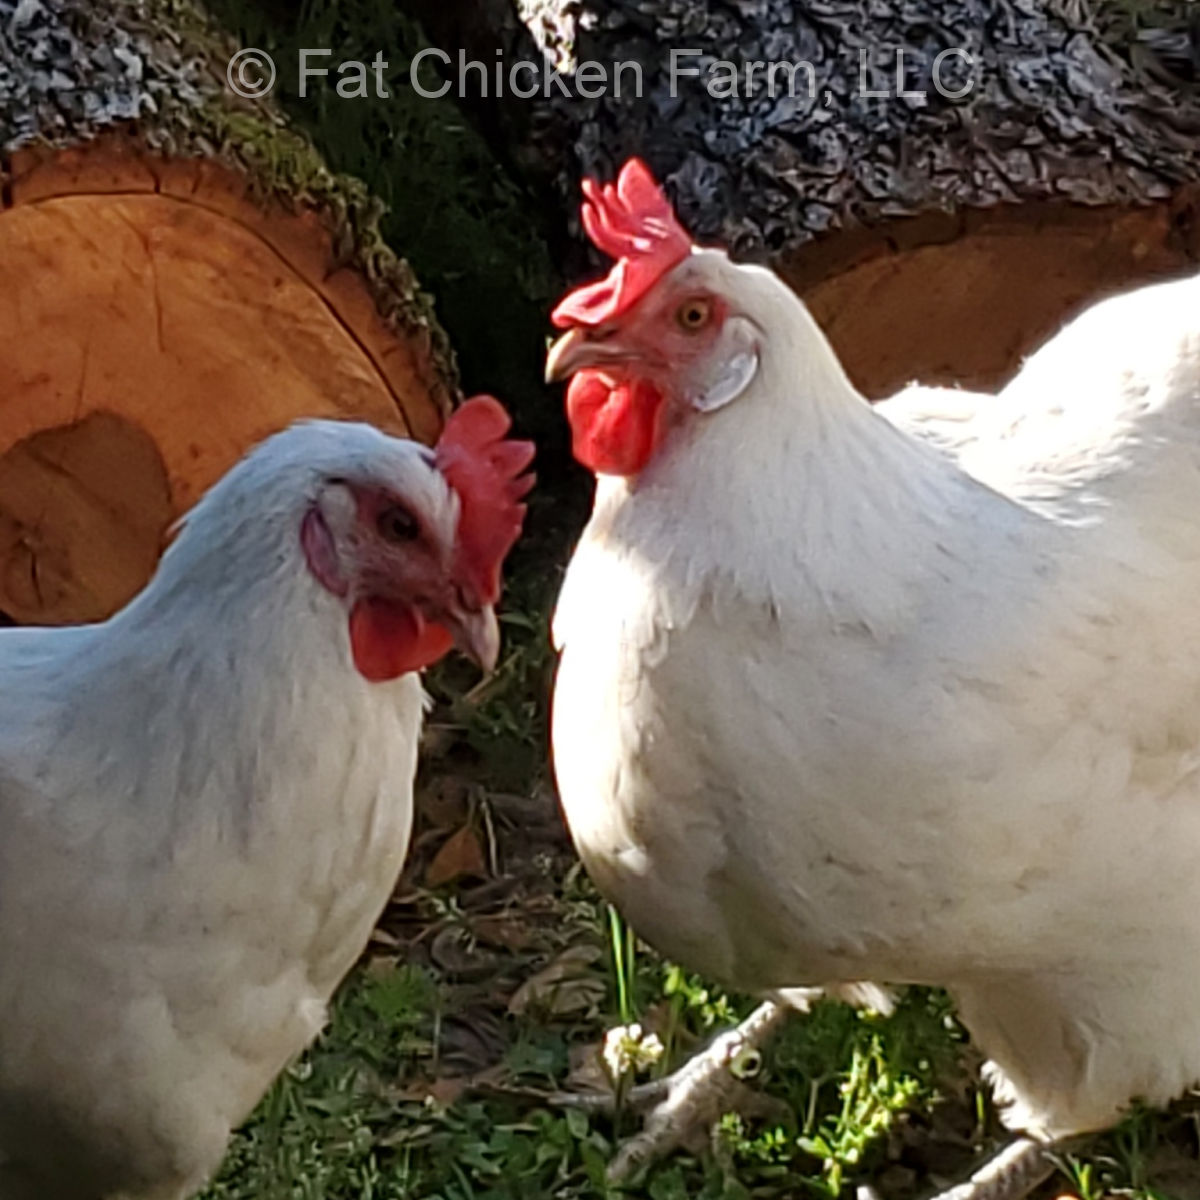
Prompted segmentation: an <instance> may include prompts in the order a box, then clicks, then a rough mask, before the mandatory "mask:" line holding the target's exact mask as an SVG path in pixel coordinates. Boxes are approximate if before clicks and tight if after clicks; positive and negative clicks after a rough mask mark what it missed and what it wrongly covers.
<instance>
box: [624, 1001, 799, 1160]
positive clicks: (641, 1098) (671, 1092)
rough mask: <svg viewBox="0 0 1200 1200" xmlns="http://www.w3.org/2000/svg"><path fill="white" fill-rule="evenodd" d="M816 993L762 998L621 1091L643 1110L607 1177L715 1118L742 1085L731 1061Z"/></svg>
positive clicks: (661, 1153) (653, 1156)
mask: <svg viewBox="0 0 1200 1200" xmlns="http://www.w3.org/2000/svg"><path fill="white" fill-rule="evenodd" d="M819 995H820V992H819V991H817V990H816V989H804V990H803V991H801V990H799V989H797V990H796V991H792V992H788V993H786V995H781V996H779V997H778V998H777V999H773V1000H766V1001H764V1002H763V1003H762V1004H760V1005H759V1006H758V1008H756V1009H755V1010H754V1011H753V1012H752V1013H751V1014H750V1015H749V1016H748V1017H747V1018H746V1019H745V1020H744V1021H743V1022H742V1023H741V1024H740V1025H738V1026H737V1027H736V1028H734V1029H731V1030H729V1031H728V1032H726V1033H722V1034H720V1035H719V1036H718V1037H717V1038H715V1039H714V1040H713V1041H712V1043H711V1044H710V1045H709V1046H708V1048H707V1049H706V1050H702V1051H701V1052H700V1053H699V1054H697V1055H695V1057H693V1058H691V1059H689V1060H688V1061H687V1062H686V1063H684V1065H683V1066H682V1067H680V1068H679V1070H677V1071H676V1072H675V1073H674V1074H672V1075H669V1076H668V1077H667V1078H665V1079H659V1080H655V1081H654V1082H653V1083H649V1084H645V1085H643V1086H642V1087H638V1088H634V1089H633V1090H632V1091H631V1092H630V1093H629V1095H628V1096H627V1097H626V1104H627V1106H628V1107H630V1108H633V1109H635V1110H646V1109H648V1110H649V1111H648V1113H647V1116H646V1119H645V1124H644V1126H643V1128H642V1131H641V1132H640V1133H638V1134H635V1135H634V1136H633V1137H631V1138H630V1139H629V1140H628V1141H626V1142H625V1144H624V1145H623V1146H622V1147H621V1149H620V1150H619V1151H618V1153H617V1156H616V1157H615V1158H614V1159H613V1161H612V1163H611V1164H610V1165H609V1168H608V1179H609V1182H610V1183H614V1184H615V1183H622V1182H625V1181H626V1180H628V1179H630V1178H632V1177H633V1176H634V1175H636V1174H637V1173H638V1172H639V1171H641V1170H642V1168H643V1167H646V1166H648V1165H649V1164H650V1163H653V1162H656V1161H657V1160H658V1159H660V1158H663V1157H665V1156H666V1155H667V1154H669V1153H670V1152H671V1151H672V1150H674V1149H675V1148H676V1147H677V1146H679V1145H680V1143H681V1142H683V1141H684V1140H685V1139H686V1138H687V1137H688V1135H689V1134H690V1133H692V1132H693V1131H695V1130H696V1129H697V1128H698V1127H700V1126H701V1125H711V1124H713V1123H714V1122H716V1121H717V1120H718V1119H719V1118H720V1116H721V1113H722V1112H723V1111H724V1108H725V1107H726V1104H727V1101H728V1100H729V1098H730V1097H731V1095H732V1094H733V1093H734V1092H735V1091H736V1090H737V1089H738V1088H739V1087H741V1086H742V1084H741V1081H740V1080H739V1079H738V1077H737V1074H736V1073H735V1064H736V1063H738V1062H740V1061H742V1060H744V1059H745V1057H746V1055H747V1054H749V1053H751V1052H754V1051H758V1050H760V1049H761V1048H762V1047H763V1046H765V1045H766V1044H767V1042H768V1041H770V1039H771V1037H772V1036H773V1035H774V1034H775V1033H776V1031H777V1030H778V1029H779V1028H780V1027H781V1026H782V1025H783V1023H784V1021H786V1020H787V1018H788V1016H789V1015H790V1014H791V1012H792V1011H794V1010H800V1011H806V1010H807V1008H808V1007H810V1006H811V1004H812V1001H813V1000H814V999H815V998H816V997H817V996H819Z"/></svg>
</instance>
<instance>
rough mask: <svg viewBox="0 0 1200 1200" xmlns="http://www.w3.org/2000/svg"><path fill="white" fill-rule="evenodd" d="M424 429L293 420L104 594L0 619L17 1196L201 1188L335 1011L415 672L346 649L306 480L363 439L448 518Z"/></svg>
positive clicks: (5, 989)
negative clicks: (10, 623)
mask: <svg viewBox="0 0 1200 1200" xmlns="http://www.w3.org/2000/svg"><path fill="white" fill-rule="evenodd" d="M419 454H420V451H419V450H418V449H417V448H416V447H415V446H413V445H412V444H411V443H402V442H397V441H394V440H392V439H388V438H384V437H383V436H382V435H380V434H378V433H376V432H374V431H373V430H370V429H367V428H366V427H364V426H353V425H333V424H324V423H321V424H312V425H307V426H302V427H299V428H297V429H294V430H292V431H289V432H288V433H285V434H283V435H280V436H279V437H277V438H275V439H273V440H272V441H271V442H268V443H267V444H266V445H265V446H264V447H262V448H260V449H259V450H258V451H257V452H256V453H255V454H254V455H253V456H252V457H251V458H250V459H248V460H246V461H245V462H243V463H242V464H241V465H240V466H239V467H238V468H237V469H236V470H235V471H234V472H232V473H231V474H230V475H229V476H227V477H226V479H225V480H223V481H222V482H221V483H220V484H219V485H218V486H217V488H216V489H214V491H213V492H212V493H210V495H209V496H208V497H207V498H206V500H205V501H203V502H202V503H201V504H200V505H199V506H198V507H197V508H196V509H195V510H194V512H193V513H192V514H191V516H190V517H189V518H188V521H187V524H186V527H185V528H184V531H183V533H182V534H181V536H180V538H179V540H178V541H177V542H176V543H175V545H173V546H172V547H171V548H170V549H169V550H168V552H167V554H166V556H165V557H164V560H163V562H162V564H161V566H160V568H159V572H158V574H157V576H156V577H155V579H154V581H152V583H151V585H150V586H149V587H148V588H147V589H146V591H145V592H143V593H142V595H141V596H139V597H138V598H137V599H136V600H135V601H134V602H133V603H132V604H130V605H129V606H128V607H127V608H126V609H125V610H123V611H122V612H121V613H118V614H117V615H116V616H115V617H113V618H112V619H111V620H110V621H108V622H106V623H105V624H103V625H97V626H91V627H86V628H79V629H67V630H21V629H15V630H5V631H2V632H0V671H2V673H3V680H4V683H3V687H2V688H0V962H2V963H3V972H2V973H0V1197H2V1198H3V1200H10V1198H12V1197H23V1196H26V1195H30V1196H33V1195H36V1196H39V1197H44V1198H47V1200H49V1198H51V1197H55V1198H57V1197H63V1198H68V1197H70V1198H75V1197H78V1198H80V1200H96V1198H97V1197H98V1196H101V1195H105V1196H107V1195H109V1194H119V1195H121V1196H133V1197H138V1198H139V1200H142V1198H145V1200H149V1198H154V1200H158V1198H160V1197H161V1198H170V1200H175V1198H176V1197H180V1196H183V1195H187V1194H190V1192H191V1191H192V1190H194V1189H195V1188H196V1187H198V1186H199V1185H200V1184H201V1183H202V1182H203V1181H204V1180H205V1178H206V1177H207V1176H208V1175H209V1174H210V1173H211V1171H212V1170H213V1169H214V1168H215V1167H216V1165H217V1164H218V1163H219V1161H220V1158H221V1155H222V1153H223V1150H224V1146H225V1142H226V1139H227V1138H228V1135H229V1132H230V1130H231V1128H232V1127H233V1126H234V1125H236V1124H237V1123H238V1122H240V1121H241V1120H242V1119H243V1118H244V1117H245V1116H246V1115H247V1114H248V1112H249V1110H250V1109H251V1107H252V1106H253V1105H254V1104H255V1103H256V1102H257V1101H258V1099H259V1098H260V1096H261V1095H262V1094H263V1092H264V1091H265V1090H266V1088H267V1086H268V1085H269V1084H270V1082H271V1081H272V1079H273V1078H274V1076H275V1075H276V1074H277V1073H278V1072H279V1071H280V1070H281V1069H282V1068H283V1066H284V1065H285V1064H286V1063H287V1062H288V1060H289V1059H290V1058H291V1057H292V1056H294V1055H295V1054H296V1053H297V1052H298V1051H300V1050H301V1049H302V1048H303V1047H304V1046H305V1045H306V1044H307V1043H308V1042H309V1041H310V1040H311V1039H312V1038H313V1037H314V1036H315V1035H316V1033H317V1032H318V1030H319V1029H320V1028H321V1026H322V1024H323V1022H324V1019H325V1011H326V1002H327V1001H328V999H329V997H330V995H331V993H332V992H333V990H334V988H335V986H336V985H337V983H338V982H339V981H340V980H341V978H342V976H343V975H344V974H345V973H346V971H347V970H348V969H349V968H350V966H351V965H352V964H353V962H354V960H355V958H356V957H357V956H358V954H359V953H360V952H361V950H362V948H363V946H364V945H365V943H366V941H367V938H368V937H369V935H370V931H371V928H372V926H373V923H374V921H375V919H376V918H377V916H378V914H379V912H380V910H381V909H382V907H383V905H384V903H385V902H386V899H387V897H388V895H389V893H390V890H391V888H392V886H393V884H394V881H395V878H396V876H397V873H398V871H399V869H400V865H401V862H402V859H403V857H404V853H405V850H406V848H407V844H408V836H409V828H410V822H411V812H412V781H413V774H414V770H415V766H416V757H417V741H418V735H419V729H420V723H421V714H422V705H423V696H422V691H421V687H420V683H419V681H418V679H417V677H416V676H415V675H407V676H404V677H401V678H400V679H398V680H396V681H395V682H393V683H389V684H368V683H367V682H365V681H364V680H363V679H362V678H361V676H360V675H359V674H358V673H357V672H356V671H355V670H354V669H353V667H352V665H351V662H350V652H349V647H348V634H347V632H346V617H345V611H344V608H343V607H342V605H341V603H340V602H339V601H337V600H336V599H335V598H334V597H333V596H331V595H330V594H329V593H328V592H326V591H324V590H323V589H322V588H321V587H320V586H318V584H317V583H316V581H315V580H314V579H313V577H312V575H311V574H310V572H309V571H308V569H307V568H306V566H305V564H304V561H303V557H302V553H301V550H300V545H299V538H298V530H299V525H298V521H299V513H298V510H297V509H296V501H297V499H298V498H302V497H303V492H304V489H305V488H311V489H312V490H315V489H316V487H317V485H318V482H319V480H320V477H321V472H322V470H323V469H327V468H329V467H330V466H336V465H337V464H338V463H342V464H345V462H346V461H347V459H349V461H351V462H358V461H361V462H363V463H373V464H374V465H376V466H381V467H385V468H388V469H391V470H393V471H394V473H395V474H396V475H397V476H398V477H400V478H403V479H405V480H406V486H408V487H410V488H416V489H418V490H420V489H424V490H425V491H427V492H428V493H429V495H428V497H426V499H427V500H428V505H429V507H430V508H432V509H433V510H434V511H438V510H439V508H440V510H442V511H444V512H445V514H446V515H445V518H444V519H447V520H451V521H452V520H454V519H455V510H454V508H453V502H452V501H451V500H450V493H449V492H448V489H446V488H445V487H444V485H442V484H441V483H440V481H439V477H438V476H437V474H436V472H434V471H433V470H432V469H430V468H429V467H428V466H427V465H426V464H425V463H422V462H420V461H418V457H419ZM439 487H440V488H441V492H440V494H439V492H438V488H439ZM6 1164H7V1165H6ZM30 1172H32V1176H31V1175H30V1174H29V1173H30ZM31 1177H34V1178H36V1180H37V1182H36V1184H29V1183H27V1182H25V1181H27V1179H28V1178H31Z"/></svg>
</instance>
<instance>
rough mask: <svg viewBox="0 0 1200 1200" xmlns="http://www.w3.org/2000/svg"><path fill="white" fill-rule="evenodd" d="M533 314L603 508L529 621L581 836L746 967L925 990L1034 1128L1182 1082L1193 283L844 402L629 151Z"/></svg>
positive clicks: (772, 310)
mask: <svg viewBox="0 0 1200 1200" xmlns="http://www.w3.org/2000/svg"><path fill="white" fill-rule="evenodd" d="M587 194H588V198H589V200H588V209H589V210H590V211H589V212H588V213H587V214H586V216H587V223H588V227H589V231H590V232H591V233H592V236H593V238H594V239H595V240H596V241H597V244H598V245H600V246H601V248H602V249H605V250H607V251H608V252H609V253H612V254H614V256H618V257H620V258H621V263H620V264H619V266H618V268H617V270H616V271H615V272H614V274H613V275H611V276H610V277H609V278H608V279H607V280H605V281H603V282H602V283H600V284H596V285H593V286H592V287H591V288H588V289H586V290H584V291H582V292H577V293H575V294H573V295H572V296H570V297H568V299H567V300H566V301H565V302H564V303H563V304H562V305H561V306H560V308H559V309H558V310H557V311H556V314H555V316H556V323H557V324H559V326H560V327H566V328H567V329H568V332H567V333H566V334H565V335H564V337H563V338H562V339H560V341H559V342H558V343H557V344H556V346H555V347H554V349H553V350H552V352H551V359H550V363H549V373H550V374H551V375H552V376H555V377H562V376H565V375H568V374H574V378H573V380H572V384H571V389H570V392H569V393H568V410H569V413H570V416H571V421H572V427H573V433H574V439H575V447H576V452H577V454H578V455H579V456H580V457H581V459H582V460H583V461H584V462H585V463H586V464H587V465H589V466H591V467H593V468H594V469H596V470H597V471H598V472H600V479H599V481H598V486H597V493H596V503H595V510H594V513H593V515H592V519H591V521H590V523H589V525H588V527H587V530H586V532H585V533H584V536H583V539H582V541H581V543H580V545H579V548H578V550H577V552H576V554H575V556H574V558H573V560H572V562H571V565H570V568H569V571H568V574H567V579H566V583H565V587H564V589H563V593H562V597H561V600H560V603H559V608H558V612H557V616H556V620H555V634H556V639H557V641H558V643H559V644H560V645H561V647H562V660H561V664H560V668H559V674H558V681H557V686H556V696H555V702H554V754H555V764H556V771H557V776H558V781H559V786H560V790H561V795H562V802H563V806H564V809H565V811H566V815H567V818H568V820H569V823H570V826H571V830H572V833H573V835H574V838H575V841H576V844H577V846H578V848H579V850H580V853H581V854H582V856H583V859H584V861H585V863H586V864H587V867H588V869H589V871H590V872H591V874H592V876H593V878H594V879H595V880H596V882H597V884H598V885H599V887H600V888H601V889H602V891H604V892H605V893H606V894H607V895H608V896H610V897H611V898H612V899H613V900H614V901H615V902H617V903H618V904H619V905H620V906H621V908H622V909H623V910H624V912H625V913H626V914H627V915H628V917H629V918H630V920H631V921H632V923H633V924H634V926H635V927H636V928H637V929H638V930H639V931H640V932H641V933H642V935H643V936H645V937H646V938H647V939H648V940H649V941H651V942H652V943H654V944H655V945H656V946H658V947H659V948H661V949H662V950H663V951H664V952H665V953H667V954H669V955H671V956H672V957H674V958H676V959H678V960H680V961H682V962H684V963H687V964H689V965H690V966H692V967H694V968H696V969H698V970H702V971H704V972H707V973H708V974H710V975H712V976H714V977H716V978H718V979H721V980H724V981H726V982H728V983H731V984H735V985H737V986H738V987H740V988H742V989H744V990H752V991H766V990H768V989H774V988H781V987H792V986H796V985H826V984H837V983H841V982H846V981H853V980H859V979H875V980H879V981H889V982H900V983H903V982H911V983H924V984H939V985H944V986H946V987H948V988H949V989H950V991H951V993H952V994H953V996H954V998H955V1000H956V1001H957V1003H958V1006H959V1011H960V1013H961V1016H962V1018H963V1020H964V1021H965V1023H966V1025H967V1027H968V1028H969V1030H970V1032H971V1034H972V1036H973V1037H974V1038H975V1039H976V1041H977V1042H978V1043H979V1045H980V1046H981V1047H982V1048H983V1050H984V1051H985V1052H986V1054H987V1055H988V1056H989V1057H990V1059H991V1060H992V1063H993V1064H994V1066H993V1067H992V1072H993V1075H994V1078H995V1081H996V1084H997V1085H998V1086H997V1093H998V1096H999V1098H1000V1100H1001V1101H1002V1102H1003V1103H1004V1104H1005V1111H1004V1115H1005V1119H1006V1121H1007V1122H1008V1123H1010V1124H1011V1125H1012V1126H1013V1127H1015V1128H1018V1129H1022V1130H1026V1131H1028V1132H1030V1133H1031V1134H1033V1135H1035V1136H1037V1137H1041V1138H1053V1137H1058V1136H1061V1135H1066V1134H1071V1133H1075V1132H1079V1131H1083V1130H1089V1129H1093V1128H1096V1127H1100V1126H1104V1125H1107V1124H1109V1123H1111V1122H1113V1121H1114V1120H1115V1119H1116V1118H1117V1117H1118V1116H1119V1114H1120V1112H1121V1110H1122V1109H1123V1108H1124V1107H1125V1106H1126V1105H1127V1104H1128V1103H1129V1101H1130V1100H1131V1098H1133V1097H1137V1096H1140V1097H1142V1098H1144V1099H1146V1100H1147V1101H1149V1102H1151V1103H1160V1102H1164V1101H1167V1100H1169V1099H1171V1098H1172V1097H1174V1096H1176V1095H1178V1094H1179V1093H1180V1092H1181V1091H1182V1090H1184V1089H1185V1088H1186V1087H1188V1086H1189V1085H1191V1084H1192V1083H1194V1082H1196V1081H1197V1080H1200V1005H1197V1003H1196V997H1197V993H1198V990H1200V872H1197V870H1196V863H1197V861H1198V860H1200V773H1198V772H1200V605H1198V604H1197V603H1196V597H1197V595H1200V518H1198V514H1200V279H1187V280H1184V281H1181V282H1176V283H1167V284H1162V285H1159V286H1155V287H1149V288H1145V289H1143V290H1141V291H1138V292H1135V293H1133V294H1130V295H1127V296H1121V297H1118V298H1115V299H1111V300H1108V301H1106V302H1104V303H1102V304H1100V305H1098V306H1097V307H1095V308H1094V309H1092V310H1091V311H1089V312H1087V313H1086V314H1085V315H1083V316H1082V317H1080V318H1079V319H1078V320H1076V321H1075V322H1074V323H1073V324H1072V325H1071V326H1070V327H1069V328H1068V329H1067V330H1066V331H1065V332H1063V333H1061V334H1060V335H1059V336H1058V337H1056V338H1055V339H1054V340H1053V341H1052V342H1051V343H1050V344H1049V345H1048V346H1047V347H1045V348H1044V349H1043V350H1042V351H1040V352H1039V353H1038V354H1036V355H1035V356H1034V357H1033V358H1032V359H1031V360H1030V361H1029V362H1028V364H1027V365H1026V367H1025V368H1024V370H1023V371H1022V372H1021V374H1020V376H1019V378H1018V379H1017V380H1016V381H1015V382H1014V383H1013V384H1012V385H1011V386H1010V387H1009V388H1008V389H1007V390H1006V391H1005V393H1004V394H1003V395H1002V396H1000V397H999V398H998V399H997V400H995V401H993V402H991V403H990V404H988V405H986V406H985V405H983V404H979V405H978V406H973V405H972V402H971V400H970V398H968V397H963V398H962V400H963V404H964V406H965V411H964V412H962V413H959V414H957V415H956V414H953V413H951V414H948V413H947V412H946V411H945V408H944V405H943V403H942V402H943V401H944V399H945V397H944V396H939V397H938V398H937V399H938V405H939V409H940V411H937V412H934V413H929V412H926V411H922V404H921V394H920V393H919V392H910V393H908V394H907V395H906V396H904V397H901V398H899V399H898V400H897V401H895V402H891V403H888V404H883V405H880V406H878V407H876V408H874V409H873V408H871V407H870V406H869V405H868V404H866V403H865V402H864V401H863V399H862V397H861V396H860V395H859V394H858V393H857V392H856V391H855V389H854V388H853V387H852V386H851V384H850V383H849V381H848V380H847V378H846V375H845V374H844V372H843V371H842V369H841V367H840V365H839V363H838V362H837V359H836V358H835V356H834V354H833V353H832V351H831V349H830V347H829V345H828V343H827V342H826V340H825V338H824V337H823V336H822V334H821V332H820V331H819V329H818V328H817V326H816V325H815V323H814V322H813V321H812V319H811V318H810V316H809V314H808V312H807V311H806V309H805V308H804V306H803V304H802V303H801V302H800V300H799V299H797V297H796V296H795V295H794V294H793V293H792V292H791V291H790V290H789V289H788V288H787V287H785V286H784V284H782V283H781V282H780V281H779V280H778V279H777V278H776V277H775V276H774V275H773V274H772V273H770V272H769V271H766V270H763V269H760V268H755V267H748V266H738V265H735V264H734V263H732V262H730V261H729V259H728V258H727V257H726V256H725V255H724V254H723V253H722V252H720V251H717V250H709V249H703V250H702V249H699V248H696V247H693V246H692V245H691V244H690V240H689V239H688V238H687V235H686V234H684V233H683V231H682V230H681V229H679V227H678V226H677V225H676V224H675V222H674V218H673V216H672V214H671V213H670V210H669V207H668V206H667V205H666V202H665V200H663V199H662V197H661V195H660V194H659V193H658V192H657V190H656V187H655V185H654V184H653V181H652V180H651V179H650V177H649V175H648V173H646V172H645V169H644V168H642V167H641V166H640V164H637V163H636V162H635V163H631V164H629V165H627V166H626V168H625V170H624V172H623V173H622V176H621V180H620V184H619V186H618V187H617V188H612V187H609V188H607V189H605V190H603V191H601V190H600V189H598V188H597V187H595V185H591V184H589V185H588V193H587Z"/></svg>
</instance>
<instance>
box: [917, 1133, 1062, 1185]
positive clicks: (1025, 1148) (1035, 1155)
mask: <svg viewBox="0 0 1200 1200" xmlns="http://www.w3.org/2000/svg"><path fill="white" fill-rule="evenodd" d="M1050 1155H1051V1147H1050V1146H1048V1145H1046V1144H1045V1143H1043V1142H1035V1141H1034V1140H1033V1139H1032V1138H1027V1137H1019V1138H1016V1139H1015V1140H1014V1141H1011V1142H1009V1144H1008V1145H1007V1146H1005V1147H1003V1148H1002V1149H1001V1150H1000V1151H998V1152H997V1153H996V1154H994V1155H993V1156H992V1157H991V1158H989V1159H988V1160H987V1161H986V1162H985V1163H984V1164H983V1165H982V1166H981V1167H979V1168H978V1169H976V1170H975V1171H974V1172H972V1174H971V1175H970V1177H969V1178H968V1179H966V1180H965V1181H964V1182H962V1183H957V1184H955V1185H954V1186H953V1187H950V1188H947V1189H946V1190H945V1191H944V1192H938V1193H937V1195H935V1196H932V1197H930V1200H1025V1197H1026V1196H1028V1195H1029V1193H1030V1192H1032V1191H1033V1189H1034V1188H1036V1187H1037V1186H1038V1185H1039V1184H1041V1183H1043V1182H1044V1181H1045V1180H1046V1179H1048V1178H1049V1177H1050V1176H1051V1175H1052V1174H1053V1173H1054V1171H1055V1164H1054V1161H1053V1159H1052V1158H1051V1157H1050Z"/></svg>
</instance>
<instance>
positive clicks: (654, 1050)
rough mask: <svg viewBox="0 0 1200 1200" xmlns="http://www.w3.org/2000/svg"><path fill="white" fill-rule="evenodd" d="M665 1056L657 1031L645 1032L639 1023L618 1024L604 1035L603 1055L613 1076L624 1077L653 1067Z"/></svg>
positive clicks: (606, 1065)
mask: <svg viewBox="0 0 1200 1200" xmlns="http://www.w3.org/2000/svg"><path fill="white" fill-rule="evenodd" d="M662 1056H663V1044H662V1042H661V1041H660V1040H659V1037H658V1034H656V1033H644V1032H643V1031H642V1027H641V1025H639V1024H636V1023H635V1024H633V1025H618V1026H617V1027H616V1028H615V1029H610V1030H609V1031H608V1032H607V1033H606V1034H605V1035H604V1049H603V1050H602V1051H601V1057H602V1058H603V1059H604V1066H605V1068H606V1069H607V1070H608V1073H609V1075H610V1077H611V1078H613V1079H614V1080H616V1079H623V1078H624V1077H625V1076H626V1075H629V1074H631V1073H633V1074H636V1073H637V1072H638V1071H644V1070H646V1069H647V1068H649V1067H652V1066H653V1065H654V1064H655V1063H656V1062H658V1060H659V1059H660V1058H662Z"/></svg>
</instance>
